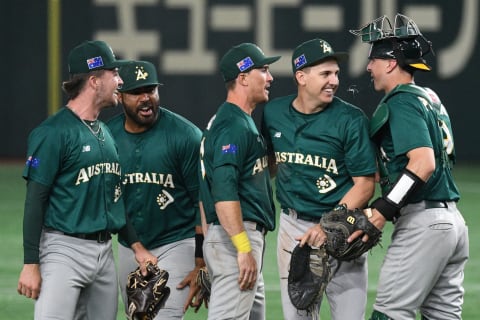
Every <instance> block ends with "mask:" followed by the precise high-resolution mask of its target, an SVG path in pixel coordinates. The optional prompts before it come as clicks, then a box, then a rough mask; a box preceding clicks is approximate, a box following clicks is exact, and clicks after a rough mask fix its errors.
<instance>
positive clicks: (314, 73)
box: [301, 60, 340, 106]
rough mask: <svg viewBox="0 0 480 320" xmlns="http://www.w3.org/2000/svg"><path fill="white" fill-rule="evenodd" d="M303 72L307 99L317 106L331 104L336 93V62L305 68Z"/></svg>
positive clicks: (337, 72)
mask: <svg viewBox="0 0 480 320" xmlns="http://www.w3.org/2000/svg"><path fill="white" fill-rule="evenodd" d="M301 72H303V73H304V74H303V81H302V83H303V85H304V86H305V92H306V94H307V95H308V98H309V99H310V100H312V101H315V102H316V103H317V104H318V105H319V106H326V105H328V104H329V103H331V102H332V100H333V97H334V96H335V93H336V92H337V89H338V85H339V83H340V82H339V79H338V74H339V72H340V68H339V67H338V63H337V61H336V60H327V61H325V62H322V63H320V64H317V65H314V66H312V67H307V68H305V70H303V71H301Z"/></svg>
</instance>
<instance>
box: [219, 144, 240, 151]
mask: <svg viewBox="0 0 480 320" xmlns="http://www.w3.org/2000/svg"><path fill="white" fill-rule="evenodd" d="M222 153H223V154H228V153H232V154H233V153H237V145H236V144H232V143H229V144H227V145H225V146H222Z"/></svg>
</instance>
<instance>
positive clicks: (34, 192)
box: [23, 180, 50, 264]
mask: <svg viewBox="0 0 480 320" xmlns="http://www.w3.org/2000/svg"><path fill="white" fill-rule="evenodd" d="M49 193H50V188H49V187H47V186H45V185H42V184H40V183H37V182H34V181H31V180H28V181H27V194H26V199H25V210H24V217H23V253H24V258H23V259H24V264H38V263H39V262H40V258H39V246H40V237H41V234H42V228H43V221H44V216H45V211H46V209H47V205H48V196H49Z"/></svg>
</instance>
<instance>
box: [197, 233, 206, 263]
mask: <svg viewBox="0 0 480 320" xmlns="http://www.w3.org/2000/svg"><path fill="white" fill-rule="evenodd" d="M203 240H204V237H203V234H201V233H195V258H202V259H203V248H202V247H203Z"/></svg>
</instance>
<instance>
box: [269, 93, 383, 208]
mask: <svg viewBox="0 0 480 320" xmlns="http://www.w3.org/2000/svg"><path fill="white" fill-rule="evenodd" d="M295 98H296V95H290V96H285V97H280V98H277V99H274V100H271V101H270V102H269V103H268V104H267V105H266V106H265V108H264V113H263V121H262V133H263V134H264V136H265V138H266V139H267V144H268V146H269V150H270V151H269V152H270V153H271V154H273V153H274V155H275V158H276V163H277V166H278V170H277V175H276V179H275V183H276V184H275V186H276V195H277V199H278V201H279V203H280V204H281V206H282V208H291V209H295V210H296V211H297V212H298V213H300V214H303V215H308V216H311V217H320V216H321V215H322V213H324V212H327V211H329V210H331V209H332V208H333V207H334V206H335V205H337V204H338V203H339V201H340V200H341V199H342V197H343V196H344V195H345V193H347V191H348V190H350V188H351V187H352V186H353V180H352V177H355V176H365V175H370V174H373V173H375V172H376V163H375V151H374V148H373V146H372V143H371V142H370V139H369V136H368V118H367V117H366V115H365V114H364V112H363V111H362V110H360V109H359V108H357V107H355V106H353V105H351V104H349V103H347V102H345V101H343V100H341V99H340V98H338V97H334V99H333V101H332V102H331V103H330V104H329V105H328V107H327V108H325V109H324V110H322V111H321V112H318V113H314V114H303V113H300V112H298V111H297V110H296V109H295V108H294V107H293V105H292V102H293V100H294V99H295Z"/></svg>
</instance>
